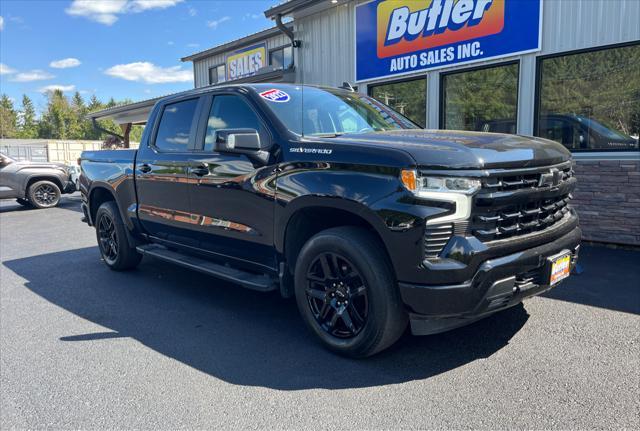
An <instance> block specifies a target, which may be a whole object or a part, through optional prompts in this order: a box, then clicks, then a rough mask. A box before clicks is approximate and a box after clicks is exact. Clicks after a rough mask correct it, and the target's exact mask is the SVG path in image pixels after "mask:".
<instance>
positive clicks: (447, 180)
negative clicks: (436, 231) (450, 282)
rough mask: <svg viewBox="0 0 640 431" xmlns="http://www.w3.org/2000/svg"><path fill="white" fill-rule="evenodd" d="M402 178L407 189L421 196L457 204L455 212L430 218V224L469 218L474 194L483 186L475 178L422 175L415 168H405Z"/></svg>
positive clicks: (428, 222)
mask: <svg viewBox="0 0 640 431" xmlns="http://www.w3.org/2000/svg"><path fill="white" fill-rule="evenodd" d="M400 179H401V180H402V183H403V184H404V185H405V187H406V188H407V189H409V190H411V191H412V192H413V193H414V194H415V195H416V196H418V197H420V198H424V199H430V200H435V201H444V202H452V203H454V204H455V211H454V213H453V214H448V215H446V216H442V217H436V218H433V219H429V220H427V224H428V225H431V224H437V223H443V222H451V221H455V220H467V219H469V217H470V216H471V203H472V199H473V194H474V193H475V192H477V191H478V190H480V187H481V183H480V180H478V179H475V178H460V177H432V176H424V177H420V176H418V175H417V173H416V171H413V170H403V171H402V173H401V176H400Z"/></svg>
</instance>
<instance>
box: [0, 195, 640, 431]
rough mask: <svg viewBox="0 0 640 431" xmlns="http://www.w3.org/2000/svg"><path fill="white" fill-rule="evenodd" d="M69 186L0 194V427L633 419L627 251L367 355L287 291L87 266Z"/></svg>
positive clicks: (635, 269) (632, 272) (471, 424)
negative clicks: (58, 194) (514, 302)
mask: <svg viewBox="0 0 640 431" xmlns="http://www.w3.org/2000/svg"><path fill="white" fill-rule="evenodd" d="M80 217H81V213H80V208H79V200H78V198H77V197H70V198H69V197H67V198H64V200H63V202H62V204H61V206H60V207H58V208H54V209H50V210H25V209H23V208H21V207H20V206H19V205H17V204H14V203H13V202H12V201H3V202H2V203H1V204H0V237H1V240H0V243H1V245H0V257H1V260H2V265H1V267H0V272H1V275H0V276H1V279H0V286H1V287H0V388H1V391H0V393H1V397H0V428H2V429H24V428H45V427H47V428H74V429H80V428H82V429H86V428H91V429H95V428H99V429H106V428H108V429H113V428H145V429H150V428H160V429H177V428H208V429H211V428H216V427H224V428H253V429H255V428H259V429H264V428H269V429H283V428H314V429H317V428H322V429H329V428H334V429H344V428H358V429H364V428H366V429H372V428H386V429H388V428H403V429H406V428H484V429H489V428H491V429H495V428H557V429H566V428H607V429H611V428H631V429H638V428H640V389H639V388H640V252H633V251H624V250H612V249H607V248H601V247H584V249H583V251H582V263H583V265H584V272H583V273H582V274H581V275H579V276H575V277H573V278H571V279H570V280H569V281H568V282H565V283H564V284H562V285H561V286H559V287H558V288H556V289H555V290H553V291H551V292H549V293H548V294H546V295H545V296H543V297H537V298H533V299H530V300H528V301H526V302H525V303H524V306H518V307H515V308H513V309H510V310H508V311H505V312H502V313H499V314H497V315H494V316H492V317H490V318H488V319H485V320H483V321H480V322H477V323H475V324H473V325H471V326H468V327H465V328H461V329H458V330H455V331H452V332H449V333H446V334H440V335H435V336H429V337H412V336H410V335H405V336H404V337H403V338H402V340H401V341H400V342H399V343H398V344H397V345H396V346H394V347H393V348H391V349H390V350H388V351H385V352H383V353H382V354H379V355H377V356H375V357H373V358H369V359H366V360H360V361H353V360H348V359H343V358H339V357H336V356H334V355H332V354H330V353H328V352H326V351H324V350H323V349H322V348H321V347H319V345H318V344H317V343H316V342H315V340H314V339H313V338H312V337H311V336H310V334H309V333H308V332H307V331H306V329H305V328H304V327H303V326H302V321H301V320H300V318H299V317H298V314H297V310H296V308H295V304H294V302H293V301H284V300H282V299H280V298H279V297H278V296H277V295H275V294H273V295H271V294H269V295H267V294H261V293H257V292H252V291H248V290H244V289H242V288H239V287H236V286H234V285H230V284H226V283H223V282H220V281H218V280H216V279H213V278H209V277H206V276H204V275H201V274H197V273H192V272H189V271H187V270H184V269H181V268H177V267H172V266H169V265H167V264H163V263H160V262H157V261H153V260H151V259H148V258H145V260H144V261H143V263H142V264H141V265H140V267H139V268H138V269H137V270H135V271H132V272H127V273H116V272H113V271H110V270H108V269H107V268H106V266H104V264H103V263H102V262H101V261H100V258H99V254H98V250H97V247H96V245H95V236H94V231H93V230H92V229H90V228H88V227H87V226H86V225H84V224H83V223H81V222H80Z"/></svg>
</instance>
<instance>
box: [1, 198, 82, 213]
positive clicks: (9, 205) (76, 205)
mask: <svg viewBox="0 0 640 431" xmlns="http://www.w3.org/2000/svg"><path fill="white" fill-rule="evenodd" d="M80 203H81V201H80V196H79V195H78V196H75V195H72V196H62V197H61V198H60V203H59V204H58V205H56V206H55V207H54V208H47V209H41V210H39V209H37V208H33V207H25V206H23V205H20V204H19V203H17V202H16V200H15V199H2V200H0V214H1V213H10V212H20V211H51V210H55V209H56V208H58V209H63V210H69V211H75V212H78V213H82V209H81V208H80Z"/></svg>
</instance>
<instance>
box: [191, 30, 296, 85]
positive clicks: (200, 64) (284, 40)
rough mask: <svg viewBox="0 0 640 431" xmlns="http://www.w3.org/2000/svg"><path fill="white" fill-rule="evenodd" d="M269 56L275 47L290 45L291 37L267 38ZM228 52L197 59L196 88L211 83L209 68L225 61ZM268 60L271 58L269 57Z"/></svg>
mask: <svg viewBox="0 0 640 431" xmlns="http://www.w3.org/2000/svg"><path fill="white" fill-rule="evenodd" d="M266 42H267V56H268V55H269V50H270V49H273V48H278V47H280V46H283V45H289V44H290V43H291V42H290V41H289V38H288V37H286V36H285V35H284V34H283V35H278V36H274V37H270V38H269V39H267V41H266ZM258 43H259V42H256V43H253V44H251V45H257V44H258ZM227 54H228V53H222V54H217V55H214V56H211V57H206V58H203V59H200V60H196V61H194V62H193V70H194V74H195V82H194V85H195V87H196V88H198V87H206V86H207V85H209V68H211V67H213V66H217V65H219V64H222V63H224V62H225V58H226V56H227ZM266 61H267V62H268V61H269V59H268V58H267V59H266Z"/></svg>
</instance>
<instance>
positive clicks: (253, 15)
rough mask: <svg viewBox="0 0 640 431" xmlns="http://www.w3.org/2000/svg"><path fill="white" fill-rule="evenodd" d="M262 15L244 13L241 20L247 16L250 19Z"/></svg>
mask: <svg viewBox="0 0 640 431" xmlns="http://www.w3.org/2000/svg"><path fill="white" fill-rule="evenodd" d="M261 16H263V15H259V14H257V13H246V14H244V16H243V17H242V20H243V21H244V20H246V19H247V18H251V19H258V18H260V17H261Z"/></svg>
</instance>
